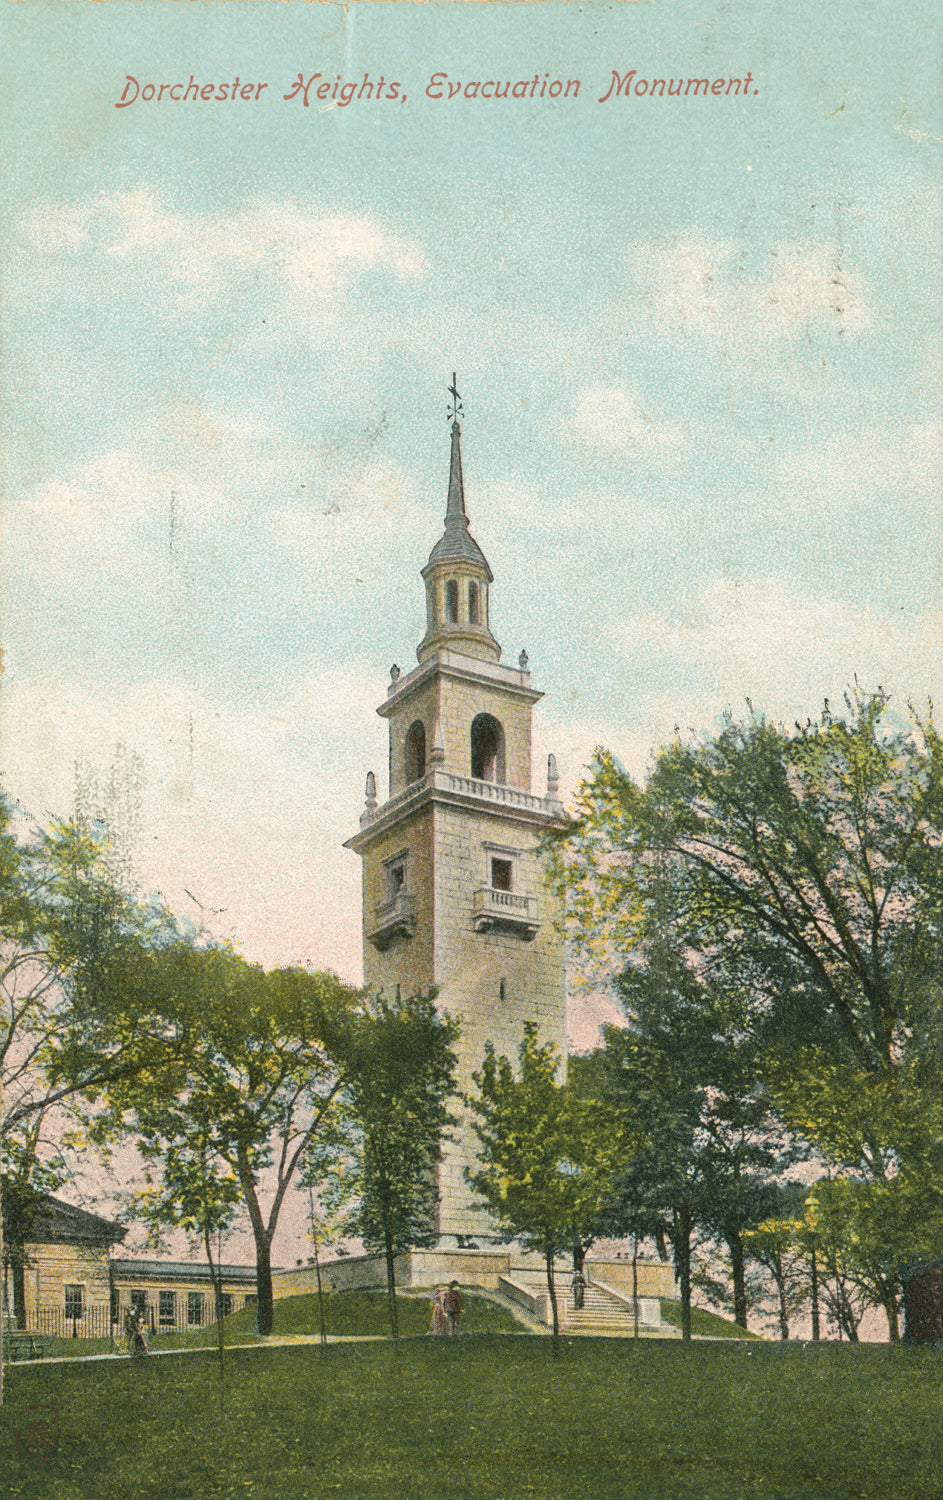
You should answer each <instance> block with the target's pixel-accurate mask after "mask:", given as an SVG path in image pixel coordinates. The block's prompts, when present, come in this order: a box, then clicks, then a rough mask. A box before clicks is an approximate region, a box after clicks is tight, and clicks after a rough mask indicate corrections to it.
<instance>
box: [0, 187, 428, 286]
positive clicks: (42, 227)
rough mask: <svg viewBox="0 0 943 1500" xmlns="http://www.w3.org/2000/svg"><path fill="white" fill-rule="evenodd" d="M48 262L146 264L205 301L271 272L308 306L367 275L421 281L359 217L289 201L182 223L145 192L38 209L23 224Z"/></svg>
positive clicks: (405, 258)
mask: <svg viewBox="0 0 943 1500" xmlns="http://www.w3.org/2000/svg"><path fill="white" fill-rule="evenodd" d="M21 230H22V232H23V234H24V235H25V236H26V238H27V239H29V241H30V242H31V244H32V245H33V246H34V248H35V250H37V251H41V252H42V253H44V254H46V255H55V254H66V255H68V254H71V253H74V252H75V251H77V250H79V249H82V248H86V249H88V248H94V249H96V250H98V251H99V253H100V254H101V255H103V256H105V257H107V258H109V259H111V260H112V261H115V262H134V263H135V264H140V263H142V262H144V261H148V260H149V261H151V262H152V263H153V264H155V265H158V266H159V267H160V270H161V274H162V275H164V276H167V277H169V278H170V280H171V283H175V284H177V285H178V287H183V288H184V289H191V290H194V289H199V290H200V292H201V293H202V295H203V296H204V297H205V298H206V299H207V300H210V299H211V298H212V297H213V296H214V295H216V294H217V293H218V292H219V291H220V290H221V288H222V285H223V279H224V277H228V275H229V274H231V273H233V272H237V271H243V272H244V271H247V270H252V271H258V270H260V269H262V270H268V271H269V272H270V273H271V274H273V275H274V276H275V277H276V278H277V279H278V280H280V281H281V282H282V284H283V285H284V287H285V288H286V290H287V291H288V293H289V295H290V296H291V298H293V299H294V300H297V301H301V302H304V303H307V302H308V301H310V300H311V299H320V298H323V297H325V296H327V295H329V294H331V293H337V292H340V291H343V290H344V289H346V288H347V287H348V286H349V285H350V284H351V283H352V281H353V280H354V278H355V277H356V276H357V275H358V274H359V273H362V272H363V271H365V270H367V269H374V270H376V269H381V270H386V271H388V272H390V273H391V274H392V275H393V277H394V278H395V279H396V280H398V281H401V282H408V281H413V280H416V279H417V278H418V277H420V276H422V274H423V272H424V270H425V267H426V261H425V256H424V254H423V252H422V250H421V249H420V248H419V247H418V246H417V245H416V244H415V243H413V242H411V241H407V240H406V239H404V238H402V237H400V236H397V235H394V234H390V233H388V232H386V231H385V230H384V229H383V228H382V227H381V226H380V225H379V224H378V223H377V222H376V221H375V220H373V219H370V218H368V217H365V216H358V215H342V214H320V213H318V212H316V211H313V212H312V211H308V212H305V211H304V210H303V209H301V208H299V207H298V206H297V205H296V204H294V203H291V202H287V201H285V202H262V203H259V204H256V205H255V206H253V207H249V208H246V209H244V210H242V211H241V212H239V213H236V214H232V215H224V214H208V213H207V214H183V213H177V212H173V211H171V210H169V209H167V208H166V207H165V206H164V204H163V202H162V201H161V199H160V198H159V197H158V196H157V194H156V193H154V192H151V191H150V190H148V189H145V188H138V189H135V190H133V191H131V192H125V193H112V194H103V195H101V196H100V197H98V198H95V199H88V200H86V201H85V202H84V203H83V204H79V205H73V206H69V205H62V204H44V205H42V206H40V207H38V208H36V209H34V210H33V211H32V212H31V213H30V214H29V215H27V216H24V218H23V219H22V220H21Z"/></svg>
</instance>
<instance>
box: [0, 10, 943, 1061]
mask: <svg viewBox="0 0 943 1500" xmlns="http://www.w3.org/2000/svg"><path fill="white" fill-rule="evenodd" d="M936 22H937V17H936V15H935V10H933V9H931V7H930V5H929V4H928V3H926V0H901V3H900V4H898V5H896V6H895V7H893V9H890V8H888V7H886V6H884V5H883V3H879V0H861V3H855V4H854V5H853V4H851V3H850V0H833V3H832V4H831V5H829V6H828V7H822V6H820V5H813V4H812V3H811V0H797V3H792V4H785V3H781V0H779V3H771V0H750V3H747V0H725V3H723V4H721V3H717V0H713V3H708V0H678V3H668V0H651V3H624V4H616V5H606V4H587V5H577V4H572V3H571V4H562V3H557V0H544V3H540V4H531V5H502V4H489V5H471V4H448V3H445V0H430V3H428V4H424V5H407V4H405V3H403V4H397V5H392V4H377V3H370V0H362V3H353V4H350V5H349V6H347V7H344V6H341V5H329V4H324V5H313V4H311V5H308V4H303V3H301V0H291V3H277V0H271V3H269V0H251V3H246V4H235V3H227V0H207V3H201V4H193V5H183V4H169V3H159V0H143V3H138V0H106V3H104V4H100V5H93V4H90V3H84V0H83V3H81V4H79V3H68V0H64V3H55V0H21V3H20V4H18V5H16V6H13V5H7V6H6V7H5V8H4V12H3V15H2V27H3V33H4V35H5V49H4V50H5V54H6V57H7V58H8V60H11V62H12V65H11V67H10V69H9V73H8V77H7V79H6V82H5V83H4V86H3V89H4V92H3V95H2V98H0V115H2V122H3V135H4V140H5V145H4V158H5V159H4V166H5V171H4V176H3V183H2V186H0V193H2V200H3V201H2V206H3V220H4V223H5V226H6V227H5V231H4V235H3V241H2V272H0V275H2V292H3V300H4V311H3V330H2V331H3V348H4V354H3V360H4V374H5V411H4V417H3V422H4V431H3V441H4V450H5V502H4V535H3V556H2V567H3V573H2V606H3V646H4V653H5V656H4V660H5V674H4V682H3V702H2V728H0V751H2V754H0V763H2V770H3V784H4V786H5V788H6V790H7V792H8V793H9V794H10V795H11V796H13V797H15V798H16V799H17V801H18V802H19V803H20V805H21V806H22V807H23V808H24V809H25V810H26V811H27V812H28V813H29V814H30V815H32V816H33V817H34V818H36V819H37V820H39V821H40V822H43V821H45V820H47V819H48V818H49V817H51V816H54V815H58V816H69V815H70V813H71V812H72V811H73V809H74V808H75V807H76V806H77V805H78V806H80V807H83V808H85V809H92V810H97V811H98V812H99V813H102V814H104V815H105V816H106V817H107V818H108V819H109V820H110V823H111V825H112V827H113V829H114V836H115V838H116V841H117V843H118V844H119V846H120V848H121V850H122V853H123V857H124V858H125V860H126V862H127V865H128V867H129V869H130V871H131V872H132V873H133V877H134V879H135V880H136V882H137V883H138V884H139V886H140V888H141V889H142V890H148V891H158V892H160V893H161V895H162V896H163V898H164V899H165V900H166V901H167V903H168V904H169V905H170V907H171V908H172V909H173V910H174V911H175V912H177V913H178V914H179V915H181V916H182V917H185V918H187V919H189V920H191V921H192V922H194V923H195V924H196V925H198V926H200V925H202V926H203V928H204V929H205V930H207V931H209V932H212V933H213V934H215V935H217V936H229V937H231V938H232V939H233V940H234V941H235V942H236V943H237V944H238V946H239V947H240V949H241V951H242V952H243V953H244V954H245V955H246V956H247V957H249V958H250V959H252V960H254V961H259V962H262V963H264V964H265V965H267V966H268V965H274V964H285V963H296V962H307V963H310V964H313V965H314V966H315V967H318V968H331V969H334V970H336V971H337V972H338V973H339V974H340V975H341V976H342V977H343V978H345V979H347V980H350V981H353V982H358V981H359V979H360V962H361V953H360V915H359V904H360V874H359V861H358V858H357V856H356V855H355V854H353V853H352V852H350V851H348V850H345V849H344V848H343V847H342V844H343V841H344V839H345V838H347V837H349V836H350V835H351V833H353V832H354V831H355V830H356V828H357V820H358V818H359V814H360V812H361V810H362V806H363V788H364V779H365V776H366V773H367V772H368V771H370V770H374V771H375V772H377V773H378V775H379V779H380V787H381V796H382V795H383V788H384V782H385V768H386V744H385V733H386V726H385V724H384V723H383V721H382V720H381V719H379V718H378V717H377V716H376V713H375V708H376V706H377V705H378V704H379V703H380V702H381V701H382V700H383V699H384V697H385V691H386V685H387V683H388V680H389V669H390V666H391V664H392V663H393V662H397V663H399V664H400V665H401V666H402V667H403V669H404V670H408V667H409V664H410V663H411V662H412V661H413V660H414V656H413V653H414V651H415V647H416V646H417V645H418V642H419V639H420V637H421V635H422V633H423V629H424V595H423V587H422V583H421V580H420V578H419V569H420V568H421V567H422V566H423V564H424V563H425V561H426V559H427V557H428V554H429V551H430V549H431V547H432V545H433V543H434V542H435V540H436V539H437V537H438V536H439V535H440V533H441V529H442V520H443V516H444V512H445V503H446V494H447V481H448V448H449V436H448V425H447V417H446V412H447V400H448V398H447V387H448V385H449V384H450V383H451V379H452V373H453V371H454V372H456V374H457V377H458V385H459V389H460V390H461V393H462V397H463V402H464V409H465V419H464V423H463V455H464V471H465V484H466V498H467V504H468V510H469V513H470V516H471V526H472V531H473V533H474V535H475V536H476V538H477V540H478V542H479V543H480V545H481V546H482V548H483V550H484V552H485V555H486V557H487V558H488V560H489V563H490V565H491V568H492V571H493V573H494V576H495V584H494V587H493V590H492V594H491V624H492V628H493V630H494V632H495V634H496V635H497V637H498V639H499V640H500V641H501V643H502V645H503V648H504V659H505V660H506V661H510V662H515V661H516V660H517V656H518V653H519V651H520V650H521V648H526V650H527V652H528V655H529V657H530V662H531V668H532V671H533V673H534V680H535V683H536V685H537V686H538V687H540V688H541V689H543V691H544V692H545V693H546V697H545V698H544V700H543V701H542V702H541V703H540V704H539V705H538V708H537V710H536V715H535V765H537V766H538V767H539V766H540V765H541V762H542V758H545V756H546V753H547V752H548V751H550V750H552V751H554V753H555V754H556V756H557V760H558V762H559V765H560V769H561V774H562V778H563V790H564V793H565V794H566V795H568V796H570V795H572V792H573V789H574V787H575V786H576V784H577V782H578V780H579V778H580V776H581V774H583V772H584V769H585V767H586V765H587V763H588V761H589V759H590V756H591V754H592V750H593V747H594V746H596V745H604V746H606V747H608V748H610V749H611V750H613V751H614V752H615V753H616V754H617V755H618V756H619V757H620V758H621V760H622V761H623V762H624V764H625V765H626V766H627V767H628V768H629V769H631V770H632V771H633V773H635V774H638V775H644V773H645V768H646V766H647V764H648V763H649V759H650V756H651V754H652V752H653V751H654V749H656V748H657V746H658V745H659V744H661V743H663V742H664V741H665V740H666V739H668V738H669V737H670V736H671V734H672V733H673V730H674V727H675V726H676V725H677V726H679V727H680V728H681V729H682V730H683V731H687V730H689V729H690V730H693V731H694V732H695V733H697V734H704V733H708V734H709V733H711V732H712V731H713V730H714V729H716V727H717V726H718V724H719V722H720V719H721V716H722V715H723V713H724V712H725V710H727V709H731V710H732V711H733V712H734V713H735V714H738V713H743V712H745V701H746V699H747V698H749V699H750V700H751V701H752V703H753V706H754V708H755V709H757V710H762V711H764V712H766V713H768V714H769V715H770V716H772V717H774V718H776V719H781V720H783V721H784V722H786V723H791V722H792V721H793V720H794V719H796V718H800V717H801V718H803V719H804V718H805V717H807V716H808V715H811V716H813V717H815V716H816V715H817V713H818V712H819V710H820V708H821V705H822V701H823V699H824V698H826V697H828V698H830V699H831V700H832V702H833V703H834V702H839V701H840V699H841V695H842V692H843V691H844V690H845V688H846V687H847V685H848V684H849V683H850V682H851V681H853V679H854V678H855V676H857V678H858V680H859V682H860V683H861V684H862V685H863V686H864V687H866V688H871V687H876V686H877V685H878V684H881V685H882V686H883V687H885V688H886V689H887V690H888V691H890V692H891V693H892V695H893V698H894V704H895V705H896V707H897V708H898V710H899V711H900V712H901V713H902V714H906V712H907V708H906V705H907V702H908V700H913V701H914V702H915V703H916V704H917V705H918V706H920V705H925V703H926V700H927V698H928V696H935V697H936V698H937V701H939V700H940V698H941V696H943V695H941V693H940V677H941V670H940V663H941V650H940V648H941V636H943V588H941V551H940V524H939V522H940V517H939V492H940V456H941V441H940V422H939V417H940V390H941V374H943V360H941V346H940V312H941V291H940V288H941V279H940V274H939V273H940V248H941V202H940V188H939V184H940V182H941V180H943V176H941V172H940V145H941V142H943V106H941V72H940V69H939V66H938V63H939V47H938V39H937V36H936ZM632 70H634V72H633V71H632ZM614 71H615V74H616V75H617V84H616V87H618V85H619V84H621V90H620V92H619V94H618V97H616V95H615V93H614V92H610V97H609V98H608V99H606V98H605V96H606V93H607V91H609V90H611V89H612V88H613V72H614ZM629 73H632V76H631V78H629V79H626V76H625V75H627V74H629ZM748 74H749V75H750V79H751V81H750V84H749V85H748V86H747V85H746V84H745V83H744V87H743V89H742V90H741V89H738V90H737V91H735V92H734V93H733V94H731V93H729V92H728V91H727V86H726V81H727V80H728V79H731V78H737V79H740V80H741V81H744V80H745V79H746V77H747V75H748ZM299 75H300V77H301V80H302V86H301V87H299V86H298V84H297V80H298V79H299ZM314 75H320V76H318V77H317V78H315V77H314ZM443 75H444V76H443ZM191 77H192V79H193V81H194V83H195V84H196V85H197V86H198V87H199V88H203V87H204V85H215V86H216V87H215V88H214V89H213V90H212V92H213V93H214V94H217V95H218V94H220V93H222V92H223V91H222V89H221V87H220V85H222V84H224V83H225V84H226V97H225V98H222V99H220V98H202V97H201V98H198V99H193V98H190V99H180V98H177V99H175V98H174V97H173V96H172V94H171V89H175V92H176V93H177V94H178V95H179V94H180V93H181V92H182V90H181V89H180V88H176V85H178V84H180V85H182V86H183V88H186V87H187V85H188V84H189V82H190V79H191ZM236 78H238V79H239V80H240V83H239V94H238V97H237V98H236V99H235V100H234V99H233V98H232V97H231V95H232V92H233V89H232V84H233V82H234V80H235V79H236ZM381 78H382V79H383V85H382V92H383V97H382V98H378V97H377V94H378V93H379V92H380V88H379V83H380V79H381ZM656 78H664V79H665V80H666V81H667V80H675V81H678V80H684V81H685V84H686V82H687V80H688V79H691V78H695V79H696V78H706V79H707V80H708V82H710V83H713V82H714V80H717V79H723V80H724V81H725V82H724V84H723V86H722V89H718V90H717V91H716V93H712V94H711V95H710V96H707V95H706V93H705V92H702V91H701V90H700V89H698V90H697V92H696V93H694V94H692V93H691V90H690V88H689V87H688V88H686V89H684V90H683V91H682V87H681V84H680V83H679V84H678V91H677V92H676V94H675V96H674V97H670V98H669V97H661V96H659V95H657V94H655V95H654V96H653V91H652V90H650V88H649V87H648V83H649V81H650V80H653V79H656ZM535 79H536V80H537V84H536V85H535V84H534V82H533V81H534V80H535ZM309 80H311V81H310V82H309ZM365 80H366V81H367V82H369V83H370V84H371V85H372V87H373V96H372V97H367V95H366V93H365V92H362V96H361V97H357V95H356V94H355V95H354V97H352V98H350V100H349V102H348V103H345V102H344V95H345V93H347V94H348V95H349V94H350V93H351V92H352V90H351V89H350V88H347V89H345V88H344V85H352V84H353V85H356V88H357V90H358V91H360V90H361V86H362V84H363V83H364V81H365ZM557 80H559V81H560V83H561V84H562V85H563V89H561V90H558V91H557V96H556V97H552V89H551V86H552V85H553V84H554V83H555V82H556V81H557ZM642 80H644V81H645V82H646V88H645V89H644V90H643V89H642V88H641V82H640V81H642ZM489 81H490V82H492V83H493V84H498V85H499V87H498V89H497V90H495V89H493V88H492V89H490V90H486V89H485V90H483V89H482V88H481V87H479V88H474V87H472V85H474V84H475V83H477V84H479V85H483V84H485V83H487V82H489ZM575 81H578V82H579V89H578V91H574V90H572V89H571V90H570V92H569V97H567V96H566V93H565V89H566V85H567V84H568V83H573V82H575ZM250 83H251V84H252V85H253V87H252V89H251V90H250V94H249V97H248V98H243V92H244V90H245V87H246V86H247V85H248V84H250ZM263 83H264V84H265V85H266V86H265V88H264V89H261V88H260V87H259V86H260V85H261V84H263ZM393 83H395V84H396V85H397V88H396V91H395V95H394V96H393V97H389V96H390V95H391V94H393V89H392V85H393ZM505 83H507V84H509V85H510V87H509V89H508V90H507V93H508V97H507V98H502V99H494V98H489V97H482V94H483V93H484V94H485V95H486V96H487V95H488V94H489V93H494V92H499V93H500V92H501V89H502V88H503V85H504V84H505ZM161 85H166V88H164V90H163V93H162V94H160V97H158V93H159V91H160V89H161ZM324 85H329V89H328V91H327V93H326V95H325V96H324V97H321V98H319V97H318V95H317V89H318V87H321V86H324ZM456 85H460V87H456ZM515 85H517V86H518V87H517V90H516V92H517V94H518V95H521V94H523V96H524V97H516V98H515V97H514V92H515ZM149 86H152V87H151V93H150V95H148V88H149ZM303 86H307V91H308V102H307V105H306V104H305V96H304V91H303ZM335 86H336V88H337V97H334V96H333V92H332V91H333V90H334V89H335ZM541 88H543V97H540V94H541ZM450 91H451V93H452V94H453V97H451V98H450V97H449V94H450ZM286 96H288V97H286ZM434 96H437V97H434ZM123 101H124V102H123ZM603 101H604V102H603ZM122 103H123V107H120V108H119V107H117V106H118V105H121V104H122ZM380 773H383V774H380ZM534 789H535V790H536V791H542V787H541V786H540V785H536V784H535V788H534ZM604 1013H605V1006H604V1005H602V1006H601V1005H600V1003H599V1002H598V1001H596V1002H594V1001H592V1000H591V999H585V998H584V999H583V1000H579V999H576V1000H575V1001H574V1005H573V1009H572V1014H571V1034H572V1037H573V1041H574V1044H575V1045H585V1044H586V1043H587V1041H588V1040H589V1041H591V1039H592V1035H593V1030H594V1025H595V1022H596V1020H597V1019H598V1018H599V1016H600V1015H601V1014H604Z"/></svg>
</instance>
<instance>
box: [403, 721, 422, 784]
mask: <svg viewBox="0 0 943 1500" xmlns="http://www.w3.org/2000/svg"><path fill="white" fill-rule="evenodd" d="M403 769H404V771H405V773H406V783H407V785H408V784H409V783H410V782H411V781H419V779H420V778H421V777H423V776H425V774H426V728H425V725H424V724H423V722H422V720H421V719H417V720H416V722H415V723H414V724H410V726H409V729H408V730H407V731H406V746H405V765H404V768H403Z"/></svg>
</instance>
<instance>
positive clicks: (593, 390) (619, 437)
mask: <svg viewBox="0 0 943 1500" xmlns="http://www.w3.org/2000/svg"><path fill="white" fill-rule="evenodd" d="M565 431H566V432H567V433H568V435H569V436H570V437H572V438H576V440H577V441H578V442H580V443H582V444H584V445H585V446H587V447H590V448H595V449H596V450H597V451H598V452H600V453H602V454H605V453H609V454H615V453H620V452H622V451H623V450H625V449H631V450H632V453H633V456H634V457H636V458H643V459H649V460H663V459H666V458H675V457H680V456H681V455H682V454H683V453H685V452H687V450H688V449H689V448H690V438H689V436H688V435H687V434H686V433H685V432H684V431H683V430H682V429H681V428H680V427H679V426H677V425H676V424H673V423H666V422H660V421H658V420H656V419H655V418H653V417H651V416H649V415H648V414H647V413H646V412H644V411H643V409H642V407H641V405H640V403H639V401H638V399H637V398H636V396H634V395H633V394H632V392H630V391H627V390H625V389H622V388H619V387H616V386H592V387H589V388H587V389H584V390H582V391H580V392H579V393H578V395H577V397H576V409H575V412H574V413H573V415H572V417H571V418H570V420H569V422H568V423H566V424H565Z"/></svg>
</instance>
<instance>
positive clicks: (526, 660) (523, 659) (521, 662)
mask: <svg viewBox="0 0 943 1500" xmlns="http://www.w3.org/2000/svg"><path fill="white" fill-rule="evenodd" d="M517 664H518V666H519V667H520V669H521V671H522V672H526V671H527V668H528V666H529V664H530V657H529V656H528V655H527V652H526V651H522V652H521V654H520V656H519V657H518V658H517Z"/></svg>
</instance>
